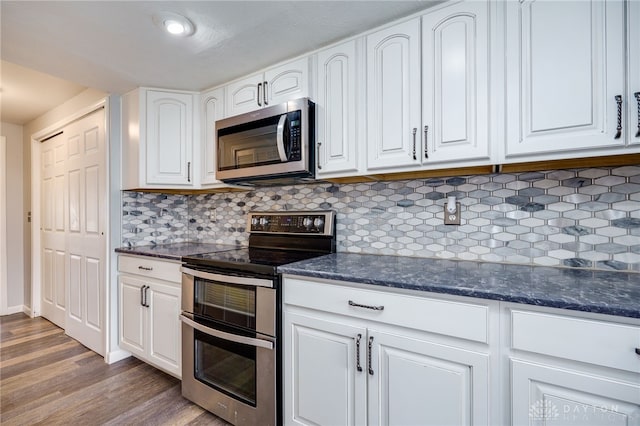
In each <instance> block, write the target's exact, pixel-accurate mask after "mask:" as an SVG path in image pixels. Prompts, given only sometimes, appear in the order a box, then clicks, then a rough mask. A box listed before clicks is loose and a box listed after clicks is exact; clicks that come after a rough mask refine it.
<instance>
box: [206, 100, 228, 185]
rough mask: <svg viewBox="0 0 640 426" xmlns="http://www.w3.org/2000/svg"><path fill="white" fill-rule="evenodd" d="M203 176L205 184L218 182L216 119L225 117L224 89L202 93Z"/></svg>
mask: <svg viewBox="0 0 640 426" xmlns="http://www.w3.org/2000/svg"><path fill="white" fill-rule="evenodd" d="M201 105H202V123H203V127H202V138H203V139H202V165H201V168H202V176H201V182H202V183H203V184H212V183H218V182H219V181H218V180H217V179H216V155H217V152H216V147H217V145H218V144H217V142H216V121H217V120H220V119H222V118H224V89H222V88H219V89H214V90H210V91H208V92H205V93H203V94H202V99H201Z"/></svg>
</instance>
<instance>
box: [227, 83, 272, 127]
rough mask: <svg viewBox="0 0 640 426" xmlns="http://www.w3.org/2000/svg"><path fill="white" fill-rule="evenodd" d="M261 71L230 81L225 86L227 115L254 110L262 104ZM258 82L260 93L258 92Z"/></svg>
mask: <svg viewBox="0 0 640 426" xmlns="http://www.w3.org/2000/svg"><path fill="white" fill-rule="evenodd" d="M262 83H263V76H262V73H260V74H255V75H252V76H251V77H247V78H244V79H242V80H239V81H236V82H234V83H231V84H229V85H228V86H227V88H226V98H227V117H231V116H232V115H238V114H242V113H245V112H249V111H255V110H257V109H259V108H260V107H262V105H263V96H264V94H263V93H264V92H263V91H262V90H263V84H262ZM258 84H260V93H258Z"/></svg>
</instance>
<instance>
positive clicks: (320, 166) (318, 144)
mask: <svg viewBox="0 0 640 426" xmlns="http://www.w3.org/2000/svg"><path fill="white" fill-rule="evenodd" d="M320 145H322V142H316V148H317V149H318V161H317V163H318V170H322V165H321V164H320Z"/></svg>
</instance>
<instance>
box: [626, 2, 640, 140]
mask: <svg viewBox="0 0 640 426" xmlns="http://www.w3.org/2000/svg"><path fill="white" fill-rule="evenodd" d="M638 22H640V2H638V1H629V2H628V3H627V31H628V34H627V41H628V43H627V55H628V56H627V58H628V59H627V60H628V64H629V65H628V67H629V68H628V72H627V76H628V78H629V84H628V88H629V90H628V93H627V99H628V100H629V101H628V102H627V105H628V111H629V114H628V120H627V123H628V126H627V128H628V136H629V142H630V143H631V144H640V25H638Z"/></svg>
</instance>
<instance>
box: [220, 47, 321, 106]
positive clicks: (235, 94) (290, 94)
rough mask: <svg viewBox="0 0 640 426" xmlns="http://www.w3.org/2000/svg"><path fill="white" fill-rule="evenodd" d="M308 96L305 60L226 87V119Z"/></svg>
mask: <svg viewBox="0 0 640 426" xmlns="http://www.w3.org/2000/svg"><path fill="white" fill-rule="evenodd" d="M307 96H309V58H308V57H305V58H302V59H298V60H295V61H292V62H288V63H286V64H282V65H279V66H276V67H273V68H269V69H268V70H266V71H264V72H263V73H259V74H255V75H252V76H250V77H246V78H243V79H242V80H238V81H235V82H233V83H230V84H229V85H227V88H226V98H227V114H226V116H227V117H230V116H233V115H237V114H242V113H245V112H250V111H254V110H257V109H260V108H264V107H266V106H270V105H277V104H279V103H283V102H286V101H289V100H291V99H297V98H303V97H307Z"/></svg>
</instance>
